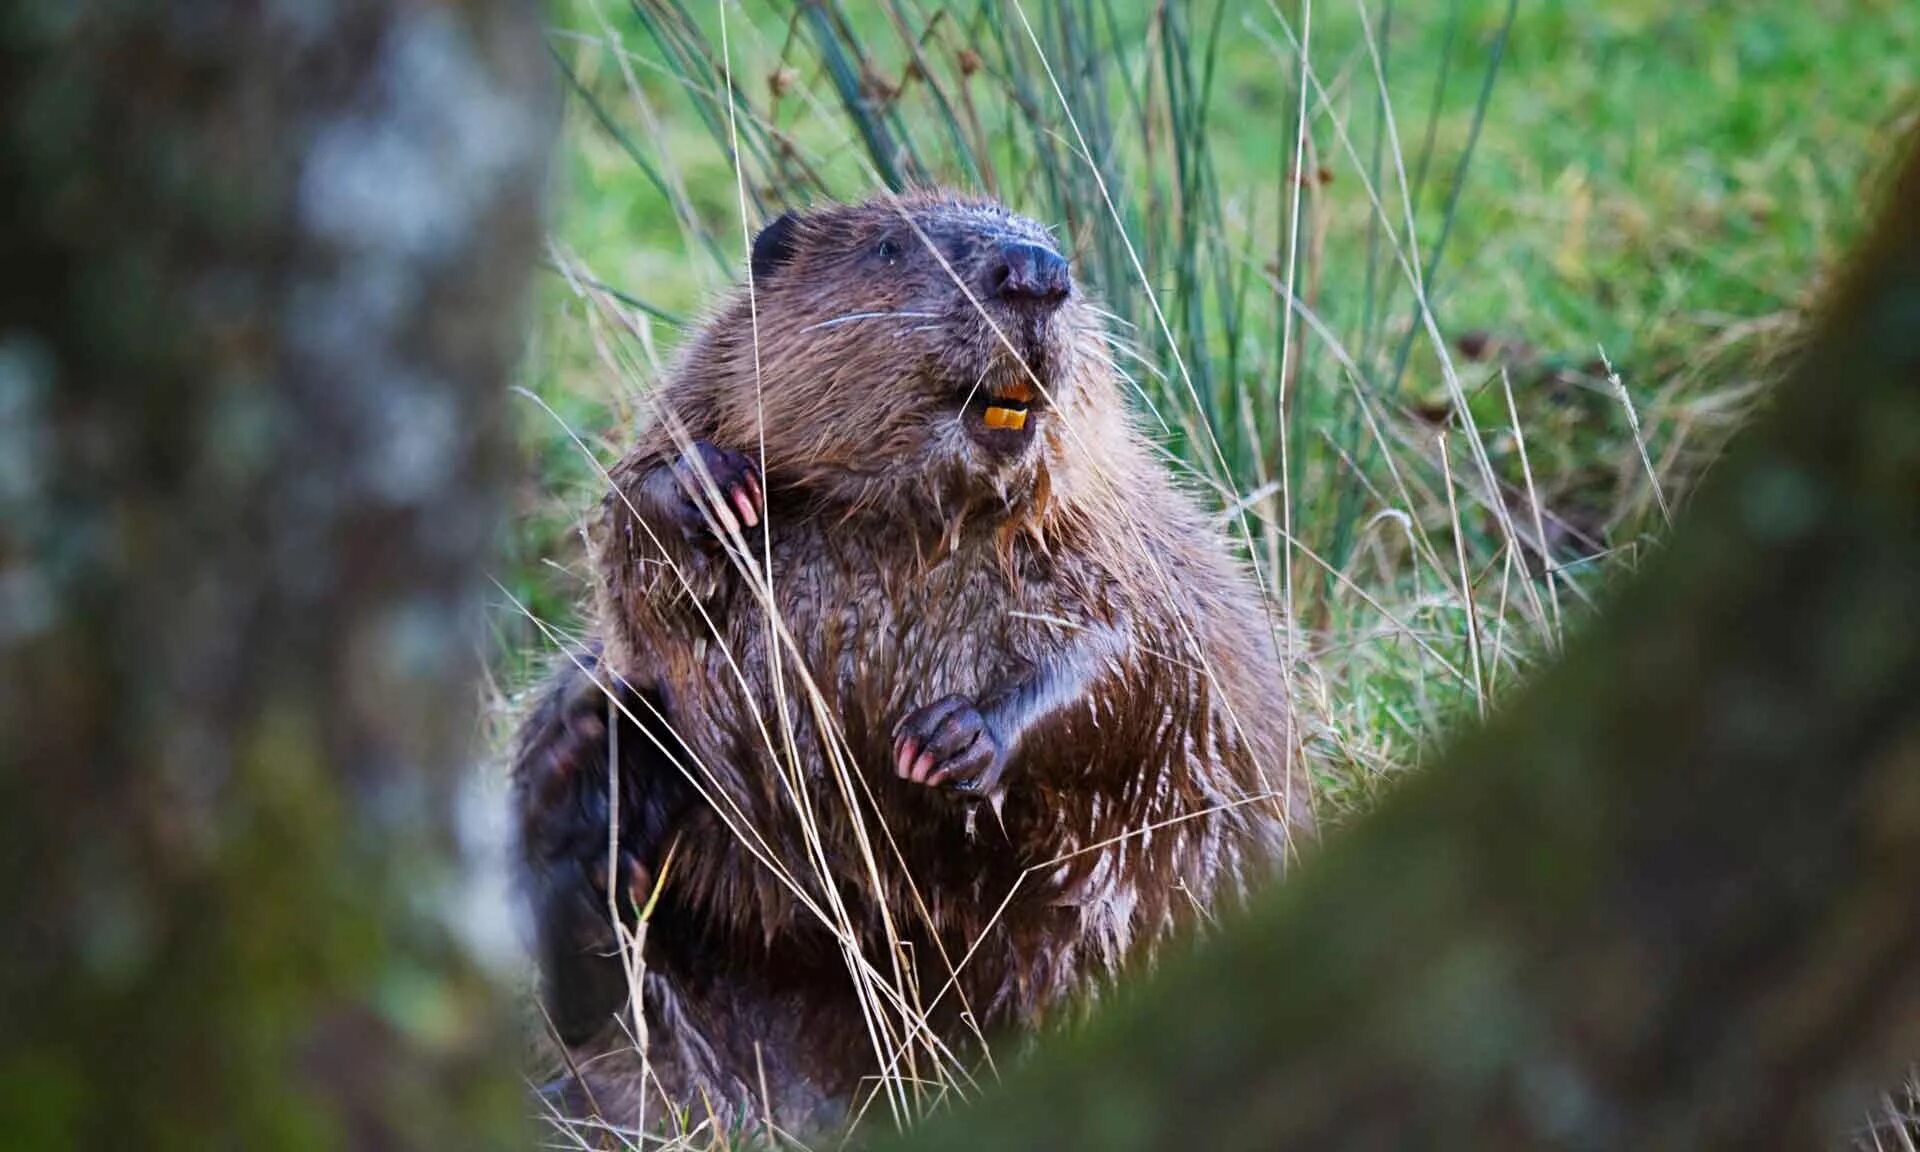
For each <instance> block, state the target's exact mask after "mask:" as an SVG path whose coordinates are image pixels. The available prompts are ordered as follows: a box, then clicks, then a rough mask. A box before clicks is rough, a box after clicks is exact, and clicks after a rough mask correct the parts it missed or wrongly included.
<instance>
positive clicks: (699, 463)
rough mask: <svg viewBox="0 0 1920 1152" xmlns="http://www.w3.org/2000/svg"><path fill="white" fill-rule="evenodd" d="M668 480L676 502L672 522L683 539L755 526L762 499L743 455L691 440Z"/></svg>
mask: <svg viewBox="0 0 1920 1152" xmlns="http://www.w3.org/2000/svg"><path fill="white" fill-rule="evenodd" d="M673 477H674V480H675V481H676V482H677V483H678V486H679V490H678V495H679V497H680V499H679V501H678V507H676V508H675V509H674V513H675V515H674V518H675V519H676V520H677V521H678V522H679V526H680V531H681V534H682V535H684V536H685V537H686V538H687V539H689V540H704V539H710V538H713V537H716V536H722V537H724V536H738V535H740V534H741V532H742V531H744V530H745V529H748V528H753V527H756V526H758V525H759V523H760V512H761V509H762V508H763V507H764V506H765V499H766V498H765V496H764V494H763V493H762V491H761V488H760V469H759V468H758V467H757V466H756V465H755V464H754V462H753V460H752V458H750V457H748V456H746V455H745V454H743V453H740V452H734V451H731V450H729V449H726V448H718V447H715V446H714V445H712V444H709V443H707V442H706V441H705V440H695V441H694V442H693V443H692V444H690V445H688V447H687V450H686V452H685V453H683V454H682V455H681V457H680V459H679V460H678V461H677V462H676V463H675V464H674V465H673ZM716 495H717V497H718V498H717V499H716V498H715V496H716Z"/></svg>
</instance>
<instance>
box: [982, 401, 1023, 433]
mask: <svg viewBox="0 0 1920 1152" xmlns="http://www.w3.org/2000/svg"><path fill="white" fill-rule="evenodd" d="M986 421H987V427H989V428H1011V429H1013V430H1014V431H1016V432H1018V431H1019V430H1020V429H1022V428H1025V427H1026V426H1027V413H1026V411H1025V410H1024V409H1020V408H1001V407H999V406H997V405H996V406H994V407H991V408H988V409H987V411H986Z"/></svg>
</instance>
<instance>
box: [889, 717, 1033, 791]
mask: <svg viewBox="0 0 1920 1152" xmlns="http://www.w3.org/2000/svg"><path fill="white" fill-rule="evenodd" d="M893 767H894V772H895V773H896V774H897V775H898V776H899V777H900V778H901V779H902V780H911V781H913V782H914V783H916V784H925V785H927V786H929V787H933V788H940V787H946V788H951V789H953V790H955V791H958V792H966V793H972V794H975V795H987V794H990V793H992V792H993V791H995V790H996V789H997V788H998V787H999V784H1000V777H1001V776H1002V775H1003V774H1004V773H1005V772H1006V768H1007V747H1006V744H1005V742H1004V741H1003V740H1002V739H1001V738H1000V736H999V734H998V733H996V732H995V731H994V729H993V725H992V723H991V722H990V721H989V720H988V719H987V717H986V716H985V715H984V714H982V713H981V711H980V709H979V707H978V706H977V705H975V704H974V702H973V701H972V700H971V699H970V698H968V697H966V696H945V697H942V698H940V699H939V700H935V701H934V702H933V703H931V704H929V705H927V706H926V707H924V708H916V709H914V710H913V711H912V712H909V713H907V714H906V716H905V717H903V718H902V719H901V721H900V723H898V724H896V725H894V729H893Z"/></svg>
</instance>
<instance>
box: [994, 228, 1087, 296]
mask: <svg viewBox="0 0 1920 1152" xmlns="http://www.w3.org/2000/svg"><path fill="white" fill-rule="evenodd" d="M1072 289H1073V274H1072V273H1071V272H1069V271H1068V269H1067V258H1066V257H1064V256H1062V255H1060V253H1058V252H1055V251H1054V250H1053V249H1051V248H1048V247H1045V246H1043V245H1040V244H1029V243H1025V242H1013V243H1008V244H1003V245H1001V246H1000V251H999V252H998V253H996V254H995V257H994V259H993V260H992V261H991V262H990V263H989V264H988V265H987V291H988V292H989V293H990V294H991V295H992V296H993V297H994V298H995V299H998V300H1000V301H1003V302H1004V303H1007V304H1011V305H1014V306H1015V307H1018V308H1022V309H1025V310H1028V311H1035V312H1051V311H1053V310H1054V309H1055V308H1058V307H1059V306H1060V304H1061V302H1062V301H1064V300H1065V299H1066V298H1067V293H1068V292H1070V291H1072Z"/></svg>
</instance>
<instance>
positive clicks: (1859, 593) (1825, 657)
mask: <svg viewBox="0 0 1920 1152" xmlns="http://www.w3.org/2000/svg"><path fill="white" fill-rule="evenodd" d="M1888 192H1889V203H1888V204H1887V205H1886V208H1885V215H1884V217H1883V219H1882V221H1881V223H1880V226H1879V228H1878V230H1877V231H1876V232H1875V233H1874V234H1873V235H1872V237H1871V238H1870V239H1869V240H1868V241H1867V243H1866V244H1865V245H1864V246H1863V247H1862V249H1861V250H1860V252H1859V253H1857V254H1856V257H1855V260H1854V263H1853V266H1852V268H1851V270H1850V273H1849V274H1848V275H1847V276H1846V277H1845V278H1844V283H1843V284H1842V285H1841V288H1840V291H1839V292H1838V293H1837V294H1836V295H1835V297H1834V298H1833V299H1832V300H1831V301H1830V302H1829V305H1828V308H1827V309H1826V314H1825V316H1824V317H1823V318H1822V320H1821V321H1820V323H1819V324H1818V326H1817V331H1816V332H1815V334H1814V336H1813V338H1812V339H1811V341H1810V343H1809V345H1808V347H1807V348H1806V349H1805V350H1804V354H1803V357H1802V359H1801V361H1800V363H1799V365H1798V368H1797V370H1796V371H1795V372H1794V373H1793V375H1792V377H1791V378H1790V380H1789V381H1788V382H1787V383H1786V384H1785V385H1784V387H1783V388H1782V390H1781V391H1780V393H1779V395H1778V397H1777V400H1776V402H1775V407H1774V411H1773V412H1772V413H1771V414H1770V416H1769V417H1768V418H1767V419H1766V420H1765V421H1764V422H1763V424H1762V426H1761V427H1759V428H1757V429H1756V430H1755V433H1754V434H1753V435H1751V436H1750V437H1748V438H1747V440H1746V441H1745V442H1744V446H1743V448H1742V449H1741V450H1740V451H1739V452H1738V453H1737V455H1736V456H1735V457H1733V458H1731V459H1730V460H1729V461H1728V462H1727V463H1726V464H1724V465H1723V466H1722V468H1721V469H1720V471H1719V473H1718V474H1717V476H1715V477H1713V478H1712V479H1711V481H1710V482H1709V485H1708V487H1707V489H1705V490H1703V491H1702V492H1701V493H1700V495H1699V497H1698V499H1697V500H1696V502H1695V505H1694V507H1693V508H1692V510H1691V512H1690V513H1689V516H1688V518H1687V521H1686V522H1685V523H1684V524H1683V525H1681V526H1680V528H1679V529H1678V530H1677V532H1676V534H1675V536H1674V538H1673V541H1672V543H1671V545H1670V546H1669V547H1668V548H1667V549H1666V550H1665V551H1664V552H1662V553H1661V554H1660V555H1658V556H1657V557H1656V558H1654V559H1653V560H1652V561H1651V562H1650V563H1648V564H1647V565H1646V567H1645V568H1644V570H1642V571H1641V572H1640V573H1639V574H1638V575H1637V576H1636V577H1635V578H1634V579H1633V580H1632V581H1631V582H1630V584H1629V585H1628V586H1627V587H1625V588H1624V589H1622V590H1621V593H1620V594H1619V595H1618V596H1617V597H1616V598H1615V599H1614V602H1613V604H1612V605H1611V609H1610V612H1609V613H1608V615H1607V616H1606V618H1605V619H1604V620H1602V621H1600V622H1599V623H1598V625H1597V627H1595V628H1594V629H1593V630H1592V631H1591V634H1589V635H1587V636H1585V637H1584V638H1582V639H1580V640H1579V641H1578V642H1577V643H1575V644H1573V645H1572V648H1571V650H1570V651H1569V652H1568V654H1567V656H1566V658H1565V659H1564V661H1562V662H1560V663H1558V664H1557V665H1556V666H1554V667H1552V668H1550V669H1548V670H1546V671H1545V672H1544V674H1542V675H1541V676H1540V677H1538V679H1537V681H1536V682H1535V683H1534V684H1532V685H1531V686H1530V687H1529V688H1528V689H1526V690H1524V691H1522V692H1521V693H1520V694H1519V695H1518V697H1517V698H1515V699H1513V700H1511V701H1510V702H1508V705H1507V706H1506V707H1505V708H1504V709H1503V710H1502V711H1501V713H1500V714H1499V715H1498V716H1496V717H1495V718H1494V720H1493V722H1492V723H1491V724H1489V725H1487V726H1486V727H1485V728H1484V729H1483V730H1481V731H1478V732H1475V733H1473V734H1470V735H1468V736H1466V737H1465V738H1464V739H1462V740H1460V741H1459V742H1458V743H1457V744H1456V746H1455V747H1454V749H1453V751H1452V753H1451V754H1450V755H1449V756H1447V757H1446V759H1445V762H1444V764H1443V765H1442V766H1441V767H1440V768H1438V769H1437V770H1435V771H1433V772H1431V773H1430V774H1428V775H1426V776H1424V777H1423V778H1421V779H1417V780H1414V781H1411V782H1410V783H1409V784H1407V785H1406V786H1404V787H1403V788H1402V789H1401V790H1400V791H1399V792H1398V793H1397V794H1396V795H1394V796H1392V797H1391V798H1389V799H1388V800H1387V802H1386V803H1385V804H1384V805H1383V806H1382V807H1381V808H1380V809H1379V810H1378V811H1377V812H1375V813H1373V814H1372V815H1370V816H1369V817H1367V818H1366V819H1365V820H1363V821H1361V822H1360V824H1359V825H1358V826H1357V827H1355V828H1353V829H1352V830H1351V831H1349V832H1347V833H1345V834H1343V835H1342V836H1340V837H1338V838H1336V839H1335V840H1334V841H1333V842H1331V843H1329V844H1327V845H1326V847H1325V850H1324V851H1323V852H1322V853H1321V854H1320V856H1319V858H1318V859H1315V860H1313V861H1311V862H1310V863H1309V864H1308V865H1307V866H1306V867H1305V868H1304V869H1302V870H1301V871H1300V872H1299V873H1298V874H1297V878H1296V879H1294V880H1293V881H1291V882H1290V883H1289V884H1288V885H1287V886H1285V887H1284V888H1283V889H1282V890H1280V891H1277V892H1273V893H1270V894H1268V898H1267V899H1266V900H1264V901H1262V902H1260V903H1259V904H1258V906H1257V907H1256V908H1255V909H1254V910H1253V912H1252V914H1251V915H1249V916H1246V917H1244V918H1242V919H1240V920H1239V921H1238V922H1236V923H1232V924H1228V925H1226V926H1224V927H1223V929H1222V930H1221V931H1220V932H1219V934H1218V935H1217V936H1216V937H1215V938H1213V939H1212V940H1210V941H1208V942H1207V943H1206V944H1205V945H1204V946H1203V947H1201V948H1199V949H1197V950H1196V951H1195V952H1194V953H1193V954H1190V955H1185V956H1182V957H1179V958H1177V959H1175V960H1173V961H1171V962H1169V963H1168V964H1166V966H1165V967H1164V968H1162V970H1161V971H1159V972H1158V973H1156V974H1155V976H1154V978H1152V979H1151V980H1149V981H1147V982H1145V983H1143V984H1142V985H1140V986H1139V987H1137V988H1136V989H1133V990H1132V991H1130V992H1129V993H1127V994H1125V995H1123V996H1122V997H1121V998H1120V999H1119V1001H1118V1002H1116V1003H1114V1004H1111V1005H1108V1006H1107V1010H1106V1011H1105V1012H1103V1013H1102V1014H1101V1015H1100V1016H1099V1017H1098V1018H1097V1019H1096V1020H1095V1021H1094V1023H1093V1025H1092V1026H1091V1027H1090V1028H1088V1029H1087V1030H1086V1031H1085V1032H1084V1033H1081V1034H1078V1035H1075V1036H1071V1037H1067V1038H1064V1042H1062V1043H1057V1044H1054V1045H1052V1046H1051V1047H1049V1046H1044V1045H1043V1046H1042V1049H1041V1051H1040V1052H1039V1054H1038V1055H1037V1056H1036V1057H1035V1058H1034V1059H1033V1061H1032V1062H1031V1064H1030V1065H1029V1066H1027V1067H1025V1068H1022V1069H1020V1070H1019V1071H1018V1072H1016V1073H1014V1074H1013V1075H1011V1076H1010V1078H1009V1080H1008V1082H1007V1083H1006V1084H1005V1085H1004V1086H1003V1088H1002V1089H1001V1090H998V1091H994V1092H990V1093H989V1094H988V1096H987V1098H985V1099H983V1100H981V1101H980V1102H978V1103H977V1104H976V1105H974V1106H970V1107H967V1108H965V1109H962V1110H961V1112H960V1114H958V1115H954V1116H949V1117H944V1118H942V1119H941V1120H939V1121H936V1122H934V1123H932V1124H930V1125H928V1126H927V1127H926V1128H925V1129H923V1130H922V1131H921V1132H920V1133H918V1134H916V1135H915V1136H913V1137H911V1138H908V1139H904V1140H902V1141H901V1142H900V1146H901V1147H904V1148H910V1149H913V1150H914V1152H935V1150H939V1149H982V1148H991V1149H995V1150H1001V1152H1004V1150H1019V1149H1066V1148H1072V1149H1111V1150H1120V1149H1129V1150H1131V1149H1188V1148H1192V1149H1207V1150H1209V1152H1232V1150H1237V1149H1281V1148H1301V1149H1308V1148H1311V1149H1348V1148H1354V1149H1358V1148H1382V1149H1386V1148H1458V1149H1498V1148H1632V1149H1659V1148H1673V1149H1712V1148H1725V1149H1736V1148H1737V1149H1749V1148H1794V1149H1804V1148H1816V1147H1821V1146H1832V1145H1834V1144H1836V1143H1839V1142H1841V1141H1842V1140H1844V1138H1845V1136H1846V1134H1847V1133H1848V1132H1849V1130H1852V1129H1855V1128H1857V1126H1858V1125H1859V1124H1860V1122H1861V1120H1862V1118H1863V1117H1864V1116H1865V1115H1866V1113H1867V1112H1868V1110H1869V1109H1870V1108H1874V1107H1876V1106H1875V1104H1874V1101H1875V1100H1876V1096H1875V1094H1874V1093H1872V1092H1871V1091H1865V1089H1869V1088H1871V1087H1872V1086H1873V1085H1874V1083H1875V1081H1876V1079H1878V1080H1879V1081H1880V1082H1882V1083H1892V1082H1894V1081H1895V1080H1896V1079H1897V1077H1898V1072H1897V1070H1898V1069H1899V1068H1901V1067H1903V1066H1904V1063H1905V1061H1906V1060H1909V1059H1911V1058H1912V1055H1913V1053H1914V1052H1916V1051H1920V152H1916V153H1915V154H1914V155H1912V157H1911V158H1910V159H1909V161H1908V163H1907V166H1906V168H1905V169H1904V171H1903V172H1902V173H1901V174H1900V175H1899V176H1898V178H1897V179H1896V181H1895V182H1894V183H1893V184H1892V185H1891V186H1890V188H1889V190H1888Z"/></svg>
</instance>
